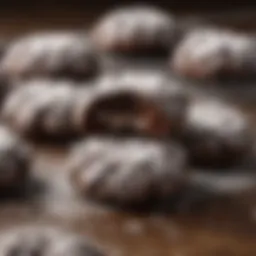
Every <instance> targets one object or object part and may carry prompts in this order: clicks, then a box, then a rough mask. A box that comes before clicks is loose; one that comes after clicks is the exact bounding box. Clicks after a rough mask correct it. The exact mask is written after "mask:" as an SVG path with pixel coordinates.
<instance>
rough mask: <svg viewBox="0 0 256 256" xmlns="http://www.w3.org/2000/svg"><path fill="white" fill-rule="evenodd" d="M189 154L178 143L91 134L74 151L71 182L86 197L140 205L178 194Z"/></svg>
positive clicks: (128, 204)
mask: <svg viewBox="0 0 256 256" xmlns="http://www.w3.org/2000/svg"><path fill="white" fill-rule="evenodd" d="M185 167H186V154H185V152H184V151H183V149H182V148H181V147H180V146H179V145H176V144H175V143H168V142H162V141H151V140H143V139H121V140H120V139H117V138H99V137H97V138H96V137H94V138H89V139H88V140H85V141H84V142H82V143H81V144H79V145H78V146H75V148H74V149H73V152H72V153H71V159H70V164H69V168H70V173H71V176H70V177H71V183H72V184H73V186H74V188H75V189H76V190H77V191H78V193H79V194H81V195H82V196H84V197H85V198H89V199H92V200H96V201H100V202H105V203H110V204H114V205H116V206H117V205H119V206H129V207H130V206H138V205H140V204H144V203H146V202H150V201H151V200H158V199H159V200H161V199H163V198H169V197H172V196H173V195H175V194H176V193H177V192H178V191H180V189H182V187H183V185H184V184H185V179H184V170H185Z"/></svg>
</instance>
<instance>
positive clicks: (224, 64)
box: [171, 28, 256, 79]
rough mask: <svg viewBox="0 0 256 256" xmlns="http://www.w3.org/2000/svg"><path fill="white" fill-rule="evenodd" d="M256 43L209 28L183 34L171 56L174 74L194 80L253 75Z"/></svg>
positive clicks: (245, 36) (245, 37)
mask: <svg viewBox="0 0 256 256" xmlns="http://www.w3.org/2000/svg"><path fill="white" fill-rule="evenodd" d="M255 59H256V39H255V38H253V37H251V36H248V35H244V34H239V33H236V32H232V31H226V30H218V29H212V28H203V29H202V28H201V29H194V30H192V31H191V32H189V33H187V35H186V36H185V37H184V39H183V40H182V42H181V43H180V45H178V46H177V49H176V50H175V52H174V55H173V56H171V68H172V69H173V70H174V72H176V73H178V74H180V75H182V76H187V77H191V78H196V79H212V78H223V77H224V78H230V77H247V76H252V75H254V74H255V71H256V62H255Z"/></svg>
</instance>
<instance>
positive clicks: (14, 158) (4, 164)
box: [0, 126, 31, 193]
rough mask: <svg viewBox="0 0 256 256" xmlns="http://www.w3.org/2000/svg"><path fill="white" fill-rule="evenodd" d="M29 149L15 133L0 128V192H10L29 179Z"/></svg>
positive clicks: (2, 127)
mask: <svg viewBox="0 0 256 256" xmlns="http://www.w3.org/2000/svg"><path fill="white" fill-rule="evenodd" d="M30 164H31V149H30V148H29V146H28V145H26V144H25V143H24V141H22V140H21V139H20V138H19V137H18V136H17V135H16V134H15V133H13V132H11V131H10V130H8V129H7V128H6V127H4V126H0V191H1V192H7V193H8V192H11V191H15V190H16V189H19V188H21V187H23V186H24V185H25V183H26V182H27V181H28V178H29V170H30Z"/></svg>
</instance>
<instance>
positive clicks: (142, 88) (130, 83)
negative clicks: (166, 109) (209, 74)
mask: <svg viewBox="0 0 256 256" xmlns="http://www.w3.org/2000/svg"><path fill="white" fill-rule="evenodd" d="M98 86H99V88H100V89H101V90H102V91H108V90H109V91H110V92H111V91H113V92H114V90H116V92H118V91H120V92H121V91H122V90H123V91H126V90H127V91H134V92H138V93H141V94H143V95H165V96H176V95H181V94H182V95H185V89H184V87H183V86H182V85H181V84H180V83H178V82H176V81H174V82H172V81H170V80H169V79H168V76H166V75H165V74H163V73H162V72H154V71H153V72H152V71H143V72H141V71H135V70H131V71H124V72H121V73H119V74H107V75H105V76H103V77H101V78H100V79H99V82H98Z"/></svg>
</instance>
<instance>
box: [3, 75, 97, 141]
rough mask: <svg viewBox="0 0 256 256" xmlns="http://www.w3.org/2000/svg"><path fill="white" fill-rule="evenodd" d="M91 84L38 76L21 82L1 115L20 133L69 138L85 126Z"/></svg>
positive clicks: (33, 136) (90, 99)
mask: <svg viewBox="0 0 256 256" xmlns="http://www.w3.org/2000/svg"><path fill="white" fill-rule="evenodd" d="M92 91H93V90H92V89H91V88H74V87H72V86H71V84H70V83H69V82H54V81H48V80H35V81H30V82H28V83H25V84H24V85H21V86H20V87H19V88H17V89H16V90H14V91H13V92H12V93H11V94H10V96H9V97H8V98H7V99H6V102H5V104H4V106H3V111H2V118H3V120H4V121H5V122H6V123H7V124H8V125H10V126H11V127H12V128H13V129H14V130H16V131H17V132H18V133H20V134H22V135H24V136H28V137H32V138H41V139H45V138H52V139H57V140H58V139H65V138H67V139H69V138H72V137H75V136H78V135H81V134H83V133H84V132H85V130H86V111H87V110H88V109H89V105H90V102H91V101H93V99H94V97H93V93H92Z"/></svg>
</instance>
